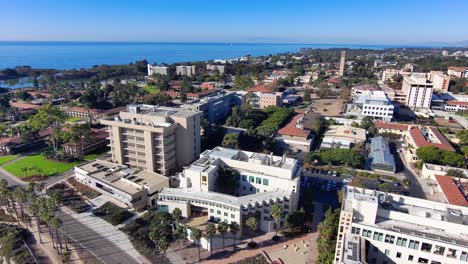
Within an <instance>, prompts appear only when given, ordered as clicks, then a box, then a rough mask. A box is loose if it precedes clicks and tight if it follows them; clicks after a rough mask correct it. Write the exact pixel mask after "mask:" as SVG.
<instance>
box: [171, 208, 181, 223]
mask: <svg viewBox="0 0 468 264" xmlns="http://www.w3.org/2000/svg"><path fill="white" fill-rule="evenodd" d="M172 216H173V217H174V220H176V223H177V225H179V221H180V219H181V217H182V211H181V210H180V209H179V208H175V209H174V210H173V211H172Z"/></svg>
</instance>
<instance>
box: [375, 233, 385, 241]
mask: <svg viewBox="0 0 468 264" xmlns="http://www.w3.org/2000/svg"><path fill="white" fill-rule="evenodd" d="M374 240H378V241H382V240H383V233H379V232H375V233H374Z"/></svg>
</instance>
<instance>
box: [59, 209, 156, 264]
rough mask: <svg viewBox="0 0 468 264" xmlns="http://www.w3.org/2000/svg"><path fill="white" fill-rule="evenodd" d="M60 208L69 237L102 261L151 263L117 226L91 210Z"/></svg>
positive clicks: (131, 263)
mask: <svg viewBox="0 0 468 264" xmlns="http://www.w3.org/2000/svg"><path fill="white" fill-rule="evenodd" d="M62 210H63V211H64V219H65V224H66V226H67V230H68V233H69V234H70V237H71V238H72V239H73V240H74V241H75V242H76V243H78V244H80V245H81V246H82V247H83V248H85V249H87V250H89V251H91V252H92V253H93V255H94V256H95V257H97V258H98V259H100V260H101V261H102V262H104V263H128V264H133V263H151V262H150V261H148V260H147V259H146V258H145V257H144V256H142V255H141V254H140V253H138V251H136V249H135V248H134V247H133V245H132V244H131V243H130V240H129V239H128V237H127V235H126V234H125V233H124V232H122V231H120V230H119V229H118V227H116V226H113V225H111V224H110V223H108V222H106V221H105V220H103V219H101V218H99V217H97V216H94V215H93V214H92V213H91V212H86V213H81V214H76V213H74V212H73V211H71V210H70V209H68V208H66V207H63V209H62Z"/></svg>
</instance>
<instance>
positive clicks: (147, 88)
mask: <svg viewBox="0 0 468 264" xmlns="http://www.w3.org/2000/svg"><path fill="white" fill-rule="evenodd" d="M143 89H144V90H145V91H147V92H148V93H150V94H157V93H158V92H159V90H158V88H156V86H154V85H145V86H144V87H143Z"/></svg>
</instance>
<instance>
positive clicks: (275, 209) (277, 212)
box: [271, 203, 283, 237]
mask: <svg viewBox="0 0 468 264" xmlns="http://www.w3.org/2000/svg"><path fill="white" fill-rule="evenodd" d="M282 215H283V206H281V205H279V204H277V203H275V204H274V205H273V206H271V216H272V217H273V219H275V223H276V229H275V237H276V236H278V229H279V228H280V225H279V220H280V219H281V216H282Z"/></svg>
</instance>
